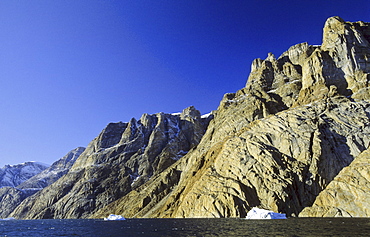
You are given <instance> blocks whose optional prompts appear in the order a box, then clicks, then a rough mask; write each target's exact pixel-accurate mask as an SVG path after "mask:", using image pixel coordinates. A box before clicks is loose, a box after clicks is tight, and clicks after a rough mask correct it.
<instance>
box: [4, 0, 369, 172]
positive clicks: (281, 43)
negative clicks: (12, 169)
mask: <svg viewBox="0 0 370 237" xmlns="http://www.w3.org/2000/svg"><path fill="white" fill-rule="evenodd" d="M335 15H338V16H340V17H342V18H343V19H344V20H346V21H358V20H363V21H370V1H368V0H364V1H356V0H352V1H348V0H347V1H334V0H333V1H331V0H325V1H322V0H320V1H317V0H316V1H315V0H313V1H284V0H279V1H277V0H271V1H269V0H255V1H253V0H252V1H248V0H176V1H175V0H155V1H153V0H147V1H144V0H131V1H128V0H120V1H118V0H117V1H113V0H112V1H109V0H96V1H95V0H85V1H83V0H80V1H79V0H53V1H49V0H45V1H41V0H33V1H29V0H23V1H22V0H16V1H15V0H2V1H0V82H1V84H0V111H1V116H0V167H3V166H4V165H5V164H17V163H21V162H24V161H32V160H33V161H40V162H44V163H48V164H51V163H52V162H54V161H56V160H57V159H59V158H61V157H62V156H64V155H65V154H66V153H67V152H68V151H69V150H71V149H74V148H75V147H78V146H87V144H88V143H89V142H90V141H91V140H92V139H93V138H94V137H96V136H97V135H98V134H99V133H100V131H101V130H102V129H103V128H104V127H105V126H106V125H107V124H108V123H109V122H118V121H123V122H126V121H128V120H129V119H130V118H132V117H135V118H140V116H141V114H143V113H149V114H152V113H157V112H167V113H172V112H179V111H181V110H182V109H184V108H186V107H188V106H190V105H194V106H195V107H196V108H197V109H199V110H200V111H201V113H202V114H204V113H207V112H209V111H211V110H215V109H216V108H217V106H218V104H219V102H220V100H221V98H222V96H223V94H225V93H228V92H235V91H236V90H238V89H241V88H242V87H243V86H244V85H245V83H246V80H247V78H248V74H249V72H250V65H251V62H252V60H253V59H255V58H266V56H267V53H268V52H272V53H274V54H275V55H276V56H279V55H280V54H281V53H282V52H284V51H285V50H287V49H288V48H289V47H290V46H292V45H294V44H297V43H301V42H308V43H309V44H321V38H322V27H323V25H324V22H325V20H326V19H327V18H328V17H330V16H335Z"/></svg>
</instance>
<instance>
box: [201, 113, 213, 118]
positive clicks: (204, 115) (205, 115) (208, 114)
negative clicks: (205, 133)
mask: <svg viewBox="0 0 370 237" xmlns="http://www.w3.org/2000/svg"><path fill="white" fill-rule="evenodd" d="M211 115H212V112H209V113H207V114H203V115H202V116H200V117H201V118H208V117H209V116H211Z"/></svg>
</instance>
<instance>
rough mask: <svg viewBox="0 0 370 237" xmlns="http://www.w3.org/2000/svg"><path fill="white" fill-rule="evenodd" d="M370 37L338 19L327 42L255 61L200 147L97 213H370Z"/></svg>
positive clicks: (368, 27) (328, 27) (368, 29)
mask: <svg viewBox="0 0 370 237" xmlns="http://www.w3.org/2000/svg"><path fill="white" fill-rule="evenodd" d="M369 40H370V24H369V23H365V22H354V23H351V22H345V21H344V20H343V19H341V18H339V17H331V18H329V19H328V20H327V21H326V23H325V26H324V31H323V42H322V45H316V46H312V45H309V44H307V43H301V44H298V45H294V46H292V47H290V48H289V49H288V50H287V51H286V52H284V53H283V54H282V55H281V56H280V57H278V58H275V56H274V55H272V54H269V55H268V57H267V58H266V59H265V60H262V59H256V60H255V61H254V62H253V64H252V70H251V73H250V76H249V78H248V81H247V84H246V86H245V87H244V88H243V89H241V90H239V91H237V92H236V93H230V94H226V95H225V96H224V98H223V99H222V101H221V103H220V106H219V108H218V109H217V111H216V112H215V117H214V119H213V120H212V121H211V123H210V125H209V126H208V129H207V132H206V133H205V135H204V136H203V138H202V140H201V142H200V143H199V145H198V146H197V148H196V149H194V150H192V151H190V152H189V153H188V154H187V155H185V156H184V157H183V158H182V159H181V160H179V161H178V162H176V163H175V164H173V165H171V166H170V167H169V168H167V169H165V170H164V171H163V172H161V173H158V174H157V175H155V176H154V177H152V179H151V180H150V181H148V182H147V183H145V184H144V185H142V186H140V187H138V188H137V189H134V190H132V191H131V192H129V193H128V194H127V195H124V196H123V197H122V198H120V199H118V200H117V201H115V202H112V203H111V204H109V205H108V206H106V207H105V208H103V209H101V210H99V211H97V212H96V213H94V214H93V215H91V217H93V218H96V217H103V216H107V215H108V214H110V213H116V214H121V215H123V216H125V217H245V216H246V213H247V212H248V210H250V209H251V208H252V207H255V206H257V207H260V208H264V209H269V210H272V211H274V212H283V213H286V214H287V215H288V216H298V215H299V214H300V213H302V214H301V215H302V216H338V215H340V214H338V213H342V215H347V216H368V215H369V211H368V210H369V209H368V208H369V207H368V202H367V201H366V200H368V199H369V195H370V193H369V192H368V190H366V188H364V187H363V185H366V184H368V181H369V174H370V170H369V169H368V164H369V162H368V159H367V158H368V155H367V154H368V152H366V151H365V150H367V149H368V147H369V143H370V139H369V135H370V126H369V125H370V114H369V112H370V94H369V92H370V91H369V89H370V88H369V81H370V44H369ZM364 151H365V152H364ZM360 154H361V155H360ZM360 199H361V200H365V201H359V200H360ZM353 200H355V201H353ZM302 210H304V211H303V212H302ZM338 210H339V211H338Z"/></svg>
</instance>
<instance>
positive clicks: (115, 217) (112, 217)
mask: <svg viewBox="0 0 370 237" xmlns="http://www.w3.org/2000/svg"><path fill="white" fill-rule="evenodd" d="M104 220H105V221H122V220H126V218H124V217H123V216H121V215H114V214H110V215H109V216H108V217H106V218H104Z"/></svg>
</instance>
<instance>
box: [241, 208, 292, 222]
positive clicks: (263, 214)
mask: <svg viewBox="0 0 370 237" xmlns="http://www.w3.org/2000/svg"><path fill="white" fill-rule="evenodd" d="M246 219H286V215H285V214H282V213H276V212H273V211H269V210H265V209H260V208H257V207H253V208H252V210H250V211H249V212H248V213H247V217H246Z"/></svg>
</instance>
